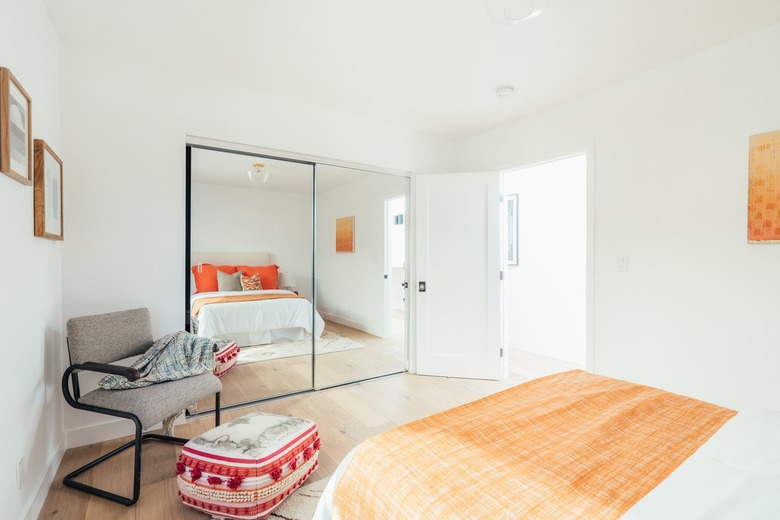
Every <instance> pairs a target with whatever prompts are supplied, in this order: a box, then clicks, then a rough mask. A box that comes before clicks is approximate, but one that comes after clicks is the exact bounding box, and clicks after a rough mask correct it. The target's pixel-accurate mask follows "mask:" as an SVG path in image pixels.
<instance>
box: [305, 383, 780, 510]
mask: <svg viewBox="0 0 780 520" xmlns="http://www.w3.org/2000/svg"><path fill="white" fill-rule="evenodd" d="M777 489H780V416H778V415H777V414H774V415H773V414H771V413H769V412H761V413H758V412H756V413H751V412H740V413H739V414H737V413H736V412H734V411H732V410H728V409H726V408H722V407H719V406H716V405H713V404H710V403H705V402H702V401H698V400H695V399H691V398H688V397H684V396H680V395H677V394H673V393H670V392H664V391H661V390H657V389H654V388H650V387H646V386H642V385H636V384H633V383H628V382H625V381H619V380H615V379H611V378H607V377H603V376H597V375H593V374H589V373H587V372H583V371H579V370H577V371H570V372H564V373H562V374H555V375H552V376H548V377H544V378H540V379H537V380H533V381H529V382H527V383H524V384H522V385H518V386H516V387H514V388H510V389H508V390H505V391H503V392H499V393H497V394H494V395H491V396H488V397H486V398H484V399H480V400H478V401H474V402H472V403H469V404H466V405H463V406H460V407H457V408H453V409H452V410H448V411H445V412H442V413H440V414H436V415H434V416H431V417H428V418H425V419H422V420H419V421H415V422H412V423H409V424H407V425H404V426H401V427H399V428H396V429H393V430H390V431H388V432H386V433H383V434H380V435H378V436H376V437H372V438H370V439H367V440H366V441H364V442H363V443H361V444H360V445H359V446H357V447H356V448H355V449H354V450H353V451H352V452H351V453H350V454H349V455H348V456H347V457H346V459H345V460H344V461H343V462H342V463H341V464H340V466H339V467H338V469H337V470H336V472H335V474H334V475H333V477H332V478H331V481H330V483H329V484H328V487H327V489H326V491H325V494H324V496H323V498H322V500H321V501H320V503H319V505H318V508H317V512H316V514H315V516H314V518H316V519H326V518H337V519H351V518H394V519H398V518H545V519H547V518H620V517H625V518H646V519H655V518H708V519H709V518H780V493H777Z"/></svg>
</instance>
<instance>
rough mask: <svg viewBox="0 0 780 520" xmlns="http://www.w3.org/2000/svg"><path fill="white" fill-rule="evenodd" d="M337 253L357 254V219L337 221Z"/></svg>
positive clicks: (339, 219) (348, 218) (347, 218)
mask: <svg viewBox="0 0 780 520" xmlns="http://www.w3.org/2000/svg"><path fill="white" fill-rule="evenodd" d="M336 252H337V253H354V252H355V217H343V218H337V219H336Z"/></svg>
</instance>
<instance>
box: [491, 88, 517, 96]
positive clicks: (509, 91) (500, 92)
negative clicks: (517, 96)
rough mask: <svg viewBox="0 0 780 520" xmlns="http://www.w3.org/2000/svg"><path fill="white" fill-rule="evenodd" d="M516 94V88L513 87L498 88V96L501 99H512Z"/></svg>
mask: <svg viewBox="0 0 780 520" xmlns="http://www.w3.org/2000/svg"><path fill="white" fill-rule="evenodd" d="M514 93H515V87H513V86H512V85H506V86H503V87H498V88H497V89H496V95H497V96H498V97H500V98H506V97H510V96H511V95H512V94H514Z"/></svg>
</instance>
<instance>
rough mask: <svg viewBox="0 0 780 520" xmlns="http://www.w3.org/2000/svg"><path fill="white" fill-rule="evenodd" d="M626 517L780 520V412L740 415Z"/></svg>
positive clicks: (324, 512)
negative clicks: (773, 519)
mask: <svg viewBox="0 0 780 520" xmlns="http://www.w3.org/2000/svg"><path fill="white" fill-rule="evenodd" d="M353 452H354V450H352V451H350V452H349V454H348V455H347V456H346V457H345V458H344V460H343V461H342V462H341V464H339V466H338V467H337V468H336V471H335V473H334V474H333V476H332V477H331V479H330V481H329V482H328V485H327V487H326V488H325V491H324V493H323V495H322V498H321V499H320V501H319V504H318V505H317V510H316V512H315V514H314V520H329V519H331V518H332V517H333V492H334V490H335V488H336V485H337V483H338V480H339V478H340V477H341V475H342V474H343V473H344V471H345V469H346V467H347V465H348V464H349V461H350V459H351V458H352V453H353ZM623 518H624V519H629V520H657V519H659V518H674V519H675V520H737V519H738V520H766V519H770V518H780V411H772V410H745V411H741V412H739V413H738V414H737V415H736V416H734V417H733V418H732V419H731V420H729V422H727V423H726V424H725V425H724V426H723V427H722V428H721V429H720V430H718V431H717V432H716V433H715V435H713V436H712V437H711V438H710V439H709V440H708V441H707V442H706V443H705V444H704V445H703V446H702V447H701V448H699V450H698V451H696V453H694V454H693V455H692V456H691V457H689V458H688V459H687V460H686V461H685V462H683V463H682V464H681V465H680V467H678V468H677V469H676V470H675V471H674V472H673V473H672V474H671V475H670V476H669V477H668V478H667V479H666V480H665V481H663V482H662V483H661V484H660V485H659V486H658V487H656V488H655V489H654V490H652V491H651V492H650V493H648V494H647V495H646V496H645V497H644V498H643V499H642V500H640V501H639V502H637V504H636V505H634V507H632V508H631V509H630V510H628V512H626V514H625V515H624V516H623Z"/></svg>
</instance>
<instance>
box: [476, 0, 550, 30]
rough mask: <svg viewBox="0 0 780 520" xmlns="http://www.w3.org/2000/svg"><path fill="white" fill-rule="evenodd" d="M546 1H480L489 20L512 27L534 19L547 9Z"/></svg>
mask: <svg viewBox="0 0 780 520" xmlns="http://www.w3.org/2000/svg"><path fill="white" fill-rule="evenodd" d="M547 1H548V0H482V3H484V4H485V9H487V12H488V15H490V19H491V20H493V21H494V22H496V23H500V24H504V25H513V24H518V23H521V22H527V21H528V20H531V19H533V18H536V17H537V16H539V15H540V14H542V11H544V9H545V8H546V7H547Z"/></svg>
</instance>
